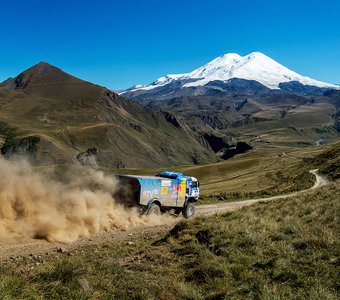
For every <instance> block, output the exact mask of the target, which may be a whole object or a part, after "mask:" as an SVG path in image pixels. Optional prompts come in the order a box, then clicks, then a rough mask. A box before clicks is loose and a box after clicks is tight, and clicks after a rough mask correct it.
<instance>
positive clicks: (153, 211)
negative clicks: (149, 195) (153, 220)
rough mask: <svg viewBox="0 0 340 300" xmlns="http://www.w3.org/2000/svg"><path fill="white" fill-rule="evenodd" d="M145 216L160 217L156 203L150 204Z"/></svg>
mask: <svg viewBox="0 0 340 300" xmlns="http://www.w3.org/2000/svg"><path fill="white" fill-rule="evenodd" d="M146 214H147V215H160V214H161V208H160V207H159V205H157V204H156V203H152V204H151V205H150V206H149V208H148V209H147V211H146Z"/></svg>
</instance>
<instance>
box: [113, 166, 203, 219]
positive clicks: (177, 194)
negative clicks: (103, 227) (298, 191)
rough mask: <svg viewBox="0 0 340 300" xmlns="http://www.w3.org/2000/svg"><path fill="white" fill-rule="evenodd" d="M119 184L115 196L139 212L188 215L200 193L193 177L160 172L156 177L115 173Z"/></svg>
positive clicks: (190, 213) (191, 211)
mask: <svg viewBox="0 0 340 300" xmlns="http://www.w3.org/2000/svg"><path fill="white" fill-rule="evenodd" d="M116 176H117V178H118V180H119V184H118V189H117V190H116V192H115V195H114V197H115V199H116V201H118V202H119V203H121V204H124V205H125V206H127V207H133V206H137V207H139V209H140V212H141V213H142V214H161V213H164V212H170V213H171V214H174V215H179V214H180V213H182V214H183V216H184V217H185V218H190V217H192V216H193V215H194V213H195V206H194V202H196V201H198V198H199V195H200V189H199V182H198V180H197V179H196V178H195V177H191V176H185V175H184V174H183V173H180V172H169V171H163V172H161V173H158V174H156V175H155V176H140V175H116Z"/></svg>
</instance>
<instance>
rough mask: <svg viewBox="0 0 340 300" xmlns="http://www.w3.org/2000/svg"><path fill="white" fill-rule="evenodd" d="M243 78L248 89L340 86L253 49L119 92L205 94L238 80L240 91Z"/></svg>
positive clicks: (301, 89)
mask: <svg viewBox="0 0 340 300" xmlns="http://www.w3.org/2000/svg"><path fill="white" fill-rule="evenodd" d="M235 79H238V81H237V80H235ZM240 80H241V81H240ZM245 81H250V83H249V84H248V85H247V88H248V89H249V88H252V86H253V89H254V91H256V92H258V90H259V88H260V89H262V90H264V91H266V88H267V89H272V90H275V89H276V90H283V91H289V92H297V93H301V92H303V93H322V92H324V91H326V90H327V89H339V88H340V86H338V85H335V84H330V83H325V82H321V81H317V80H314V79H311V78H309V77H306V76H302V75H300V74H298V73H296V72H294V71H291V70H289V69H288V68H286V67H285V66H283V65H281V64H279V63H278V62H276V61H274V60H273V59H271V58H270V57H268V56H266V55H264V54H262V53H260V52H253V53H250V54H249V55H246V56H243V57H242V56H240V55H238V54H235V53H228V54H225V55H222V56H220V57H218V58H216V59H214V60H212V61H211V62H209V63H207V64H206V65H204V66H202V67H200V68H198V69H196V70H194V71H192V72H190V73H185V74H171V75H166V76H164V77H161V78H159V79H157V80H156V81H154V82H153V83H151V84H149V85H135V86H133V87H131V88H129V89H128V90H126V91H123V92H121V95H124V96H125V97H127V98H129V99H133V98H137V99H146V98H150V97H149V96H152V97H158V100H165V99H170V98H175V97H177V96H183V95H193V94H195V95H205V94H207V91H206V89H208V90H211V89H213V90H217V91H221V90H222V91H223V90H228V89H230V87H231V86H232V88H234V89H235V88H237V84H236V83H238V82H242V84H241V85H240V86H239V89H240V93H242V90H241V89H243V88H244V85H245ZM256 83H257V84H256ZM251 85H252V86H251ZM203 87H205V88H206V89H204V88H203Z"/></svg>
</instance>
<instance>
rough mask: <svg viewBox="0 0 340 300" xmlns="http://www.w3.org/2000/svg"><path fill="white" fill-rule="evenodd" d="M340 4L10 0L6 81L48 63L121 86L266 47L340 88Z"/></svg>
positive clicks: (2, 52) (3, 56) (1, 72)
mask: <svg viewBox="0 0 340 300" xmlns="http://www.w3.org/2000/svg"><path fill="white" fill-rule="evenodd" d="M339 12H340V1H338V0H323V1H321V0H320V1H315V0H301V1H299V0H294V1H292V0H285V1H275V0H271V1H270V0H266V1H265V0H259V1H250V0H243V1H228V0H221V1H218V0H206V1H201V0H188V1H185V0H182V1H179V0H173V1H168V0H158V1H129V0H125V1H116V0H113V1H106V0H103V1H101V0H97V1H86V0H82V1H77V0H74V1H71V0H69V1H65V0H55V1H49V0H30V1H27V0H26V1H22V0H16V1H5V0H0V27H1V39H0V40H1V44H0V81H2V80H4V79H6V78H8V77H10V76H16V75H17V74H19V73H20V72H21V71H23V70H25V69H27V68H28V67H30V66H32V65H34V64H36V63H38V62H39V61H47V62H49V63H51V64H53V65H55V66H57V67H59V68H61V69H63V70H65V71H66V72H68V73H71V74H73V75H75V76H77V77H80V78H82V79H85V80H89V81H91V82H94V83H98V84H101V85H104V86H106V87H109V88H112V89H122V88H127V87H129V86H131V85H133V84H137V83H149V82H151V81H153V80H154V79H156V78H158V77H160V76H162V75H165V74H169V73H182V72H189V71H191V70H193V69H195V68H197V67H200V66H201V65H203V64H205V63H207V62H208V61H210V60H212V59H214V58H215V57H217V56H219V55H221V54H224V53H228V52H236V53H239V54H240V55H245V54H248V53H250V52H253V51H260V52H263V53H264V54H266V55H268V56H270V57H272V58H273V59H275V60H277V61H278V62H280V63H282V64H284V65H285V66H287V67H289V68H291V69H293V70H294V71H296V72H298V73H301V74H303V75H306V76H310V77H313V78H315V79H318V80H322V81H326V82H330V83H338V84H340V15H339Z"/></svg>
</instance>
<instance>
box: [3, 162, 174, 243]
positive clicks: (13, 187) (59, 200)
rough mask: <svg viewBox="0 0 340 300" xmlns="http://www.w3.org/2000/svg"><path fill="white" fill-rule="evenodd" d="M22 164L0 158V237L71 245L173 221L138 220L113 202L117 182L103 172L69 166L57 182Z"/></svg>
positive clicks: (50, 173)
mask: <svg viewBox="0 0 340 300" xmlns="http://www.w3.org/2000/svg"><path fill="white" fill-rule="evenodd" d="M54 174H55V173H54V172H53V171H51V170H49V171H46V170H41V169H40V170H39V169H38V170H37V169H35V168H33V167H32V166H31V165H30V164H29V163H28V162H27V161H24V160H20V161H8V160H5V159H3V158H1V157H0V236H2V237H7V236H8V237H11V236H22V235H24V236H28V237H32V238H41V239H46V240H48V241H51V242H64V243H71V242H74V241H76V240H77V239H79V238H81V237H84V236H88V235H91V234H95V233H98V232H101V231H104V230H115V229H127V228H130V227H135V226H143V225H157V224H164V223H169V222H173V220H172V221H171V219H172V218H170V217H166V216H143V217H140V215H139V213H138V212H137V210H136V209H127V208H125V207H123V206H122V205H120V204H118V203H116V202H115V200H114V198H113V194H114V191H115V189H116V188H117V181H116V179H115V178H114V177H113V176H112V177H111V176H107V175H105V174H104V173H103V172H102V171H99V170H96V169H93V168H88V167H80V166H74V167H71V169H70V170H68V171H67V172H65V174H64V172H63V175H62V176H63V177H62V178H61V179H56V178H55V176H54Z"/></svg>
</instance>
